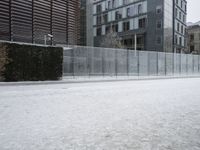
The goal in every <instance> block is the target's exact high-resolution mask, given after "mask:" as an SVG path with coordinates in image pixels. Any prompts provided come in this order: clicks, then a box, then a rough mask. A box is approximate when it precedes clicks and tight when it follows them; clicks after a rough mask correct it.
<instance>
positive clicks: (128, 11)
mask: <svg viewBox="0 0 200 150" xmlns="http://www.w3.org/2000/svg"><path fill="white" fill-rule="evenodd" d="M126 16H127V17H130V16H131V14H130V8H127V9H126Z"/></svg>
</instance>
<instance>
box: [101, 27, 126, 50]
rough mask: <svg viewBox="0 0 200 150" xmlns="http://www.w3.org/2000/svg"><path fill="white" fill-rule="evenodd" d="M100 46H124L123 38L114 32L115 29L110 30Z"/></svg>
mask: <svg viewBox="0 0 200 150" xmlns="http://www.w3.org/2000/svg"><path fill="white" fill-rule="evenodd" d="M100 46H101V47H106V48H123V45H122V43H121V38H120V37H119V36H118V35H117V33H116V32H113V30H110V32H109V33H107V34H106V35H105V37H104V38H103V39H102V41H101V45H100Z"/></svg>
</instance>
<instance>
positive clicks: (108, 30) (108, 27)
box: [106, 25, 110, 34]
mask: <svg viewBox="0 0 200 150" xmlns="http://www.w3.org/2000/svg"><path fill="white" fill-rule="evenodd" d="M109 32H110V25H108V26H106V34H108V33H109Z"/></svg>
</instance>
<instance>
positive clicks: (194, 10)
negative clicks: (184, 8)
mask: <svg viewBox="0 0 200 150" xmlns="http://www.w3.org/2000/svg"><path fill="white" fill-rule="evenodd" d="M187 3H188V16H187V22H197V21H200V0H187Z"/></svg>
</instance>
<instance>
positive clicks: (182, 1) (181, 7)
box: [181, 0, 183, 8]
mask: <svg viewBox="0 0 200 150" xmlns="http://www.w3.org/2000/svg"><path fill="white" fill-rule="evenodd" d="M181 8H183V1H182V0H181Z"/></svg>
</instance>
